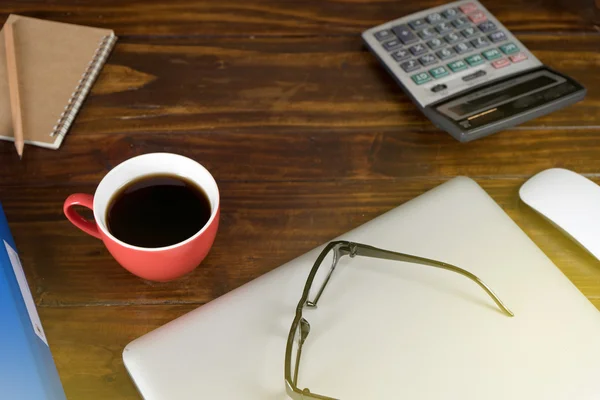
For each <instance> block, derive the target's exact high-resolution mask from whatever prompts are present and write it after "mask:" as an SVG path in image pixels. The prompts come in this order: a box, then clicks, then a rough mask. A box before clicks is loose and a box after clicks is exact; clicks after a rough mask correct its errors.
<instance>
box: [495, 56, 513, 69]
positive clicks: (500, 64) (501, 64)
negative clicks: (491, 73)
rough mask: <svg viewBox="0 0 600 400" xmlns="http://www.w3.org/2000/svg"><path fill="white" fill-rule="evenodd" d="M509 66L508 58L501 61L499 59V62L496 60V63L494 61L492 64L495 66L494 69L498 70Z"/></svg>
mask: <svg viewBox="0 0 600 400" xmlns="http://www.w3.org/2000/svg"><path fill="white" fill-rule="evenodd" d="M507 65H510V61H508V60H507V59H506V58H501V59H499V60H496V61H494V62H493V63H492V66H493V67H494V68H496V69H499V68H504V67H506V66H507Z"/></svg>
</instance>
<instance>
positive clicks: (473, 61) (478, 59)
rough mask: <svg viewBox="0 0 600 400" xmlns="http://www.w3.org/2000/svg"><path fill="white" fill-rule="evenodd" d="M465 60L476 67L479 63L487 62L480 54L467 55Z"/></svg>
mask: <svg viewBox="0 0 600 400" xmlns="http://www.w3.org/2000/svg"><path fill="white" fill-rule="evenodd" d="M465 61H466V62H468V63H469V65H470V66H471V67H474V66H476V65H479V64H482V63H484V62H485V60H484V59H483V57H481V56H480V55H479V54H474V55H472V56H470V57H467V58H465Z"/></svg>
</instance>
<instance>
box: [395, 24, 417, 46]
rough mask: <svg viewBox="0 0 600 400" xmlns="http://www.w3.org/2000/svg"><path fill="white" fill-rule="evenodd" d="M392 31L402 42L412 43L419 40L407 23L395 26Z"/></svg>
mask: <svg viewBox="0 0 600 400" xmlns="http://www.w3.org/2000/svg"><path fill="white" fill-rule="evenodd" d="M392 31H393V32H394V34H395V35H396V36H397V37H398V39H400V40H401V41H402V43H404V44H409V43H414V42H416V41H418V40H419V39H418V38H417V37H416V36H415V34H414V33H412V31H411V30H410V28H409V27H408V25H398V26H395V27H393V28H392Z"/></svg>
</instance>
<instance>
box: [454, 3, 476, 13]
mask: <svg viewBox="0 0 600 400" xmlns="http://www.w3.org/2000/svg"><path fill="white" fill-rule="evenodd" d="M458 8H460V11H462V12H463V13H465V14H469V13H472V12H473V11H475V10H477V6H476V5H475V4H473V3H467V4H463V5H462V6H460V7H458Z"/></svg>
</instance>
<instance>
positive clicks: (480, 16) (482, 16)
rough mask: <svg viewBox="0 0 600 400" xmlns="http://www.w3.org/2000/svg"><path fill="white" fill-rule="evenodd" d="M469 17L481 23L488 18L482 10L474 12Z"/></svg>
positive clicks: (476, 22) (475, 22)
mask: <svg viewBox="0 0 600 400" xmlns="http://www.w3.org/2000/svg"><path fill="white" fill-rule="evenodd" d="M469 19H470V20H471V21H473V23H474V24H479V23H480V22H483V21H485V20H486V19H487V17H486V16H485V14H484V13H482V12H481V11H477V12H474V13H473V14H469Z"/></svg>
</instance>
